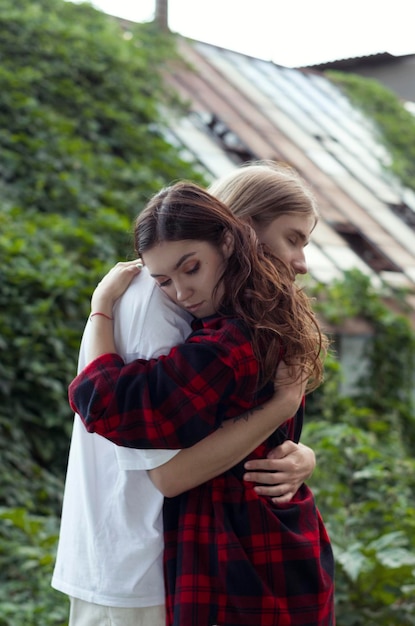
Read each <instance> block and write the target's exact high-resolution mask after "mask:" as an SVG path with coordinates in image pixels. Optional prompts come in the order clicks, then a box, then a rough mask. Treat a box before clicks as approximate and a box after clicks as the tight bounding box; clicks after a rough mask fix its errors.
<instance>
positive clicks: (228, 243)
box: [222, 231, 235, 259]
mask: <svg viewBox="0 0 415 626" xmlns="http://www.w3.org/2000/svg"><path fill="white" fill-rule="evenodd" d="M234 249H235V240H234V237H233V235H232V233H230V232H229V231H226V233H225V234H224V236H223V243H222V252H223V254H224V256H225V259H229V257H230V256H231V254H232V253H233V251H234Z"/></svg>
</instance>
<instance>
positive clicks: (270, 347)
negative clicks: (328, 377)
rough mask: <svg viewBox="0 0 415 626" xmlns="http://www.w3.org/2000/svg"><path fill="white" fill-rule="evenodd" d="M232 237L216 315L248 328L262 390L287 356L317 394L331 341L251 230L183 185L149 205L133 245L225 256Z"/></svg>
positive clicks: (291, 280)
mask: <svg viewBox="0 0 415 626" xmlns="http://www.w3.org/2000/svg"><path fill="white" fill-rule="evenodd" d="M229 234H230V235H231V237H232V239H233V242H234V248H233V252H232V254H231V256H230V257H229V259H228V261H227V265H226V268H225V270H224V272H223V275H222V277H221V278H220V281H219V282H222V283H223V285H224V296H223V298H222V300H221V303H220V306H219V310H218V314H222V315H226V316H229V315H232V316H236V317H237V318H240V319H241V320H242V321H243V322H244V323H245V324H246V326H247V327H248V328H249V329H250V331H251V337H252V345H253V349H254V353H255V356H256V358H257V359H258V362H259V364H260V379H259V381H258V382H259V384H260V385H261V386H262V385H264V384H265V383H267V382H269V381H272V380H273V378H274V377H275V372H276V367H277V365H278V363H279V362H280V360H281V358H283V360H284V361H285V363H287V365H289V366H290V368H291V370H290V371H291V372H294V369H292V368H294V367H296V368H297V370H296V371H298V370H300V372H301V373H302V375H303V376H305V377H306V378H307V379H308V381H309V382H308V387H307V391H312V390H313V389H315V388H316V387H317V386H318V385H319V384H320V383H321V381H322V377H323V357H324V355H325V351H326V347H327V340H326V338H325V336H324V335H323V334H322V332H321V330H320V327H319V324H318V321H317V319H316V317H315V315H314V313H313V310H312V307H311V304H310V300H309V298H308V297H307V296H306V294H305V293H304V292H303V291H302V290H301V289H300V288H299V287H298V286H297V285H296V284H295V282H294V278H295V277H294V274H293V272H292V270H291V269H290V268H288V267H287V266H286V265H284V264H282V263H281V262H280V261H279V262H278V264H277V263H276V259H275V258H274V257H273V256H272V255H271V254H270V253H269V252H268V251H266V250H264V249H263V248H262V246H261V245H260V244H259V242H258V239H257V236H256V233H255V231H254V229H253V228H252V227H251V226H250V225H249V224H247V223H244V222H242V221H241V220H239V219H238V218H237V217H235V216H234V215H233V214H232V213H231V211H230V210H229V209H228V207H227V206H225V205H224V204H223V203H222V202H220V201H219V200H218V199H216V198H215V197H213V196H212V195H211V194H210V193H208V192H207V191H206V190H204V189H202V188H201V187H199V186H198V185H196V184H194V183H191V182H180V183H176V184H175V185H172V186H171V187H167V188H165V189H162V190H161V191H160V192H159V193H158V194H156V195H155V196H154V197H153V198H152V199H151V200H150V201H149V203H148V204H147V206H146V207H145V208H144V210H143V211H142V212H141V213H140V215H139V216H138V218H137V220H136V224H135V230H134V239H135V248H136V252H137V255H138V256H141V255H142V254H143V253H145V252H146V251H148V250H149V249H151V248H152V247H153V246H154V245H156V244H158V243H161V242H165V241H182V240H198V241H203V242H207V243H209V244H210V245H212V246H214V247H215V248H216V249H218V250H220V249H221V245H222V243H223V241H224V238H225V237H226V236H229ZM216 288H217V286H216Z"/></svg>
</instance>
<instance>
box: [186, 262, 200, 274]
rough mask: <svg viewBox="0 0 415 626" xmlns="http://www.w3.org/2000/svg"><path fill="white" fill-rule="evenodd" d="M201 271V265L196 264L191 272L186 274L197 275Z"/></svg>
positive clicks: (188, 271)
mask: <svg viewBox="0 0 415 626" xmlns="http://www.w3.org/2000/svg"><path fill="white" fill-rule="evenodd" d="M199 269H200V263H196V264H195V265H194V266H193V267H192V268H191V269H190V270H187V272H186V274H189V275H191V274H196V273H197V272H198V271H199Z"/></svg>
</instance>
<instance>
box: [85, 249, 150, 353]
mask: <svg viewBox="0 0 415 626" xmlns="http://www.w3.org/2000/svg"><path fill="white" fill-rule="evenodd" d="M140 269H141V268H140V266H139V261H137V260H135V261H127V262H126V263H117V265H115V266H114V267H113V268H112V269H111V270H110V271H109V272H108V274H106V275H105V276H104V278H103V279H102V280H101V282H100V283H98V285H97V287H96V288H95V291H94V293H93V295H92V299H91V316H90V321H91V322H92V328H91V332H90V340H89V344H88V351H87V360H88V361H93V360H94V359H96V358H97V357H99V356H101V355H102V354H109V353H114V354H115V353H117V348H116V347H115V342H114V331H113V327H112V323H111V320H112V309H113V306H114V302H115V301H116V300H118V298H119V297H121V296H122V294H123V293H124V291H125V290H126V289H127V287H128V285H129V284H130V282H131V281H132V279H133V278H134V276H136V275H137V274H138V273H139V272H140Z"/></svg>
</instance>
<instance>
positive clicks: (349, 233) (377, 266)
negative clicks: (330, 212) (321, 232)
mask: <svg viewBox="0 0 415 626" xmlns="http://www.w3.org/2000/svg"><path fill="white" fill-rule="evenodd" d="M333 227H334V229H335V230H336V232H337V233H338V234H339V235H340V236H341V237H343V239H345V240H346V241H347V243H348V244H349V247H350V248H351V249H352V250H353V252H355V253H356V254H357V255H358V256H360V258H361V259H362V260H363V261H364V262H365V263H366V264H367V265H369V267H371V268H372V270H373V271H375V272H376V273H379V272H401V271H402V270H401V268H400V267H398V266H397V265H396V264H395V263H393V261H391V260H390V259H389V258H388V257H387V256H386V255H385V254H383V252H382V251H381V250H379V248H378V247H377V246H375V245H374V244H372V243H371V242H370V241H369V240H368V239H366V237H365V236H364V235H362V233H360V232H359V231H357V230H356V229H355V228H354V226H352V225H351V224H334V225H333Z"/></svg>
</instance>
